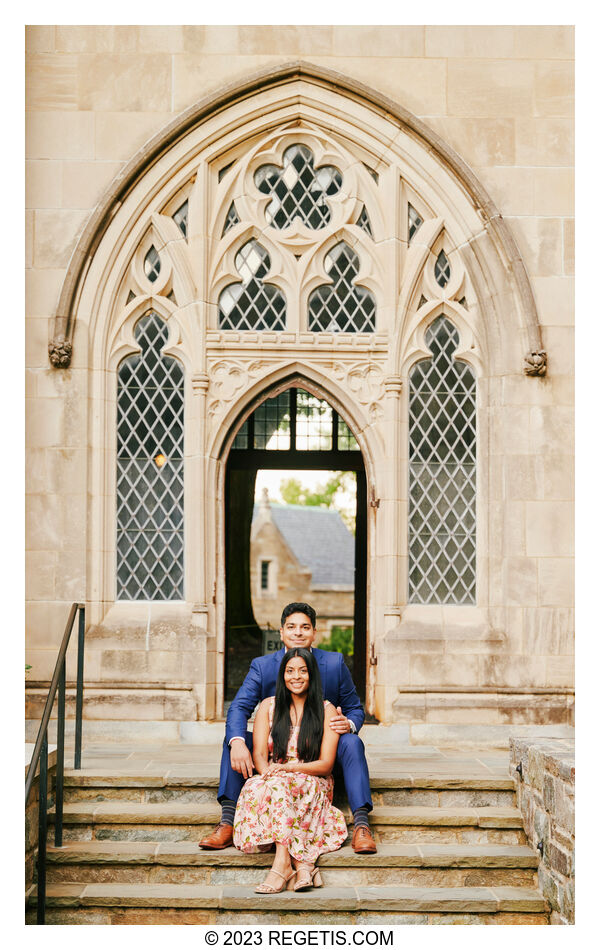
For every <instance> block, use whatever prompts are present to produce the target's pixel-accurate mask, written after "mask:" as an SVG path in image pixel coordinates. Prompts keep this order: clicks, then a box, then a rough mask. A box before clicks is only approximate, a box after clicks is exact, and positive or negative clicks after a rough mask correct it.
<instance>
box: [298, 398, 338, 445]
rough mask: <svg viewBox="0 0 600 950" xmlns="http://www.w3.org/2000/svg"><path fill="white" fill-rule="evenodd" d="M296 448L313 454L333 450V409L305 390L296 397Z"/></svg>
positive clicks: (323, 400)
mask: <svg viewBox="0 0 600 950" xmlns="http://www.w3.org/2000/svg"><path fill="white" fill-rule="evenodd" d="M296 448H297V449H299V450H301V451H309V450H312V451H313V452H326V451H328V450H329V449H331V448H333V409H332V408H331V406H330V405H329V403H328V402H327V401H326V400H325V399H318V398H317V396H313V394H312V393H307V392H306V390H304V389H299V390H298V391H297V396H296Z"/></svg>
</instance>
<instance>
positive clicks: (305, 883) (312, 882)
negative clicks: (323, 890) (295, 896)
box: [294, 865, 323, 891]
mask: <svg viewBox="0 0 600 950" xmlns="http://www.w3.org/2000/svg"><path fill="white" fill-rule="evenodd" d="M303 872H304V873H303ZM309 887H323V879H322V877H321V872H320V871H319V869H318V868H317V867H314V868H311V867H310V865H304V866H302V865H300V867H299V868H296V883H295V885H294V890H295V891H307V890H308V889H309Z"/></svg>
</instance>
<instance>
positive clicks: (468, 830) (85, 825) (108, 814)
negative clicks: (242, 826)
mask: <svg viewBox="0 0 600 950" xmlns="http://www.w3.org/2000/svg"><path fill="white" fill-rule="evenodd" d="M344 811H345V817H346V822H347V824H348V825H349V827H351V826H352V815H351V813H350V812H349V811H348V809H344ZM219 817H220V808H219V807H218V805H217V804H216V802H213V803H212V804H206V803H196V802H180V801H168V802H143V803H139V802H123V801H116V800H112V801H104V802H87V801H84V802H70V803H68V804H65V806H64V810H63V836H64V840H65V841H73V840H114V841H191V840H195V841H197V840H198V839H199V838H200V837H202V836H203V835H204V834H207V833H208V832H209V831H210V830H211V829H212V828H213V827H214V825H215V824H216V822H217V821H218V820H219ZM369 818H370V824H371V828H372V831H373V834H374V836H375V839H376V841H378V842H390V841H412V842H416V841H430V842H435V841H439V842H452V841H456V842H462V843H465V844H467V843H468V844H484V843H490V844H491V843H493V844H513V845H514V844H525V843H526V840H525V833H524V831H523V819H522V816H521V813H520V811H519V810H518V809H517V808H513V807H507V806H500V805H490V806H480V807H473V808H461V807H452V808H435V807H431V806H425V805H423V806H411V805H409V806H404V807H401V806H386V805H380V806H376V807H374V809H373V811H372V813H371V815H370V816H369ZM49 821H50V823H52V822H53V821H54V812H53V811H51V812H50V813H49Z"/></svg>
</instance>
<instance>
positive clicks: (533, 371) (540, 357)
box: [524, 350, 548, 376]
mask: <svg viewBox="0 0 600 950" xmlns="http://www.w3.org/2000/svg"><path fill="white" fill-rule="evenodd" d="M547 368H548V355H547V353H546V350H537V351H535V350H533V351H532V352H531V353H527V355H526V356H525V367H524V369H525V375H526V376H545V375H546V370H547Z"/></svg>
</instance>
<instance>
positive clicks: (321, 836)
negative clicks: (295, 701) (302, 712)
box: [233, 696, 348, 864]
mask: <svg viewBox="0 0 600 950" xmlns="http://www.w3.org/2000/svg"><path fill="white" fill-rule="evenodd" d="M325 705H327V700H326V701H325ZM274 708H275V697H274V696H272V697H271V704H270V706H269V726H272V725H273V710H274ZM299 731H300V727H299V726H294V727H293V729H292V732H291V735H290V741H289V742H288V747H287V757H286V759H285V761H286V762H297V761H298V734H299ZM268 747H269V763H271V762H272V761H273V740H272V738H271V734H270V733H269V746H268ZM332 798H333V779H332V777H331V775H329V776H328V777H327V778H324V777H322V776H319V775H306V774H305V773H304V772H277V773H275V774H273V775H268V776H267V777H266V778H265V777H264V776H262V775H253V776H252V778H249V779H248V780H247V782H246V783H245V784H244V787H243V788H242V791H241V793H240V797H239V799H238V803H237V808H236V812H235V820H234V824H233V843H234V844H235V846H236V848H238V849H239V850H240V851H244V852H245V853H246V854H252V853H254V852H256V851H259V850H261V848H262V847H263V846H265V845H269V844H272V843H273V842H274V841H277V842H280V843H281V844H284V845H286V847H287V849H288V851H289V853H290V854H291V856H292V857H293V858H295V859H296V860H298V861H302V862H303V863H306V864H315V862H316V860H317V858H318V857H319V855H320V854H325V852H327V851H337V849H338V848H341V846H342V844H343V843H344V841H345V839H346V836H347V834H348V832H347V829H346V822H345V821H344V816H343V815H342V813H341V811H340V810H339V808H334V806H333V805H332V804H331V802H332Z"/></svg>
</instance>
